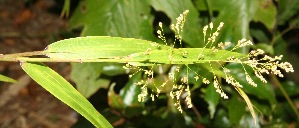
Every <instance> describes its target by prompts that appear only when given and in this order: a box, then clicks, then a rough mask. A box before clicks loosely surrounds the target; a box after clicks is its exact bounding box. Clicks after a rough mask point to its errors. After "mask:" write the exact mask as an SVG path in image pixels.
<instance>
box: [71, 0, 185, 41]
mask: <svg viewBox="0 0 299 128" xmlns="http://www.w3.org/2000/svg"><path fill="white" fill-rule="evenodd" d="M180 13H181V12H180ZM152 21H153V18H152V16H151V15H150V6H149V5H148V2H147V1H146V0H145V1H144V0H143V1H140V0H126V1H123V0H121V1H119V0H87V1H81V3H80V5H79V6H78V7H77V9H76V10H75V12H74V14H73V16H72V17H71V20H70V28H77V27H80V26H83V27H84V28H83V31H82V33H81V35H82V36H107V35H109V36H118V37H134V38H142V39H148V40H153V39H156V37H154V36H153V29H152Z"/></svg>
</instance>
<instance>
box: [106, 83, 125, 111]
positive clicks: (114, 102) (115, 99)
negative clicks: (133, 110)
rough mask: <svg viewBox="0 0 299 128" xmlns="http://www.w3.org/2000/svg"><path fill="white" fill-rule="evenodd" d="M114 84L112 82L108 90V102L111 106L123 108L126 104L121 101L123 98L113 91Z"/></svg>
mask: <svg viewBox="0 0 299 128" xmlns="http://www.w3.org/2000/svg"><path fill="white" fill-rule="evenodd" d="M114 86H115V84H112V85H111V86H110V88H109V91H108V104H109V106H111V107H112V108H115V109H118V110H123V109H124V108H125V107H126V106H125V104H124V102H123V99H122V98H121V97H120V96H119V95H118V94H116V93H115V92H114Z"/></svg>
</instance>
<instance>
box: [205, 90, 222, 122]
mask: <svg viewBox="0 0 299 128" xmlns="http://www.w3.org/2000/svg"><path fill="white" fill-rule="evenodd" d="M219 97H220V96H219V93H217V92H216V90H215V88H214V86H213V85H212V84H210V85H209V86H208V87H207V90H206V95H205V101H206V102H207V103H208V105H209V106H208V109H209V111H210V118H211V119H213V118H214V114H215V112H216V107H217V105H218V103H219Z"/></svg>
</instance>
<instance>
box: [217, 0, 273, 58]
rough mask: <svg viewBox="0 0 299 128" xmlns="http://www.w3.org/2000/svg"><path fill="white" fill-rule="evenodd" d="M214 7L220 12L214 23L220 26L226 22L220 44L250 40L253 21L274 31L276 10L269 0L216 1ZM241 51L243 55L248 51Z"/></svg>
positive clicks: (220, 36)
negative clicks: (250, 25)
mask: <svg viewBox="0 0 299 128" xmlns="http://www.w3.org/2000/svg"><path fill="white" fill-rule="evenodd" d="M212 5H213V6H212V8H213V9H215V10H217V11H219V15H218V16H217V17H216V19H215V20H214V21H213V23H214V24H215V25H216V26H218V24H219V23H220V22H224V27H223V28H222V29H221V32H220V34H219V38H218V41H219V42H220V41H230V42H232V43H237V41H238V40H240V39H242V38H246V39H249V38H250V35H249V23H250V22H251V21H255V22H261V23H263V24H264V25H265V26H266V27H267V28H268V29H269V30H272V29H273V27H274V24H275V16H276V10H275V6H274V4H273V2H272V1H269V0H229V1H226V0H214V1H213V2H212ZM232 10H233V11H232ZM218 41H216V42H218ZM240 50H241V51H242V52H243V53H244V52H245V53H246V51H247V49H246V48H243V49H240Z"/></svg>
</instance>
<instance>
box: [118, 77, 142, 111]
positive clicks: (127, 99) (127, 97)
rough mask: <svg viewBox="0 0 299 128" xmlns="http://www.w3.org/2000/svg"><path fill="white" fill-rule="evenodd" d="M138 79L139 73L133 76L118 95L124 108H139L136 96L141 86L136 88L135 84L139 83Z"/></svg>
mask: <svg viewBox="0 0 299 128" xmlns="http://www.w3.org/2000/svg"><path fill="white" fill-rule="evenodd" d="M140 79H141V72H140V73H137V74H135V75H133V77H131V78H130V80H129V82H128V83H127V84H126V85H125V87H124V88H122V89H121V91H120V93H119V95H120V97H121V98H122V99H123V102H124V104H125V105H126V106H129V107H134V106H140V104H141V103H140V102H139V101H138V95H139V94H140V92H141V89H140V88H141V86H137V85H136V84H135V83H137V82H138V81H140Z"/></svg>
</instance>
